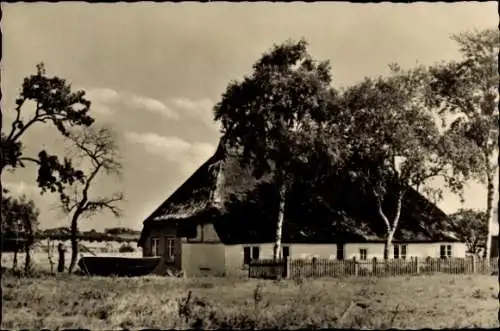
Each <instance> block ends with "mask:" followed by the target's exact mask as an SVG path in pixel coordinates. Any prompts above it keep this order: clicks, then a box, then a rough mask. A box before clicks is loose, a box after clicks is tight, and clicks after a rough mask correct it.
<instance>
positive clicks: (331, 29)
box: [1, 2, 498, 231]
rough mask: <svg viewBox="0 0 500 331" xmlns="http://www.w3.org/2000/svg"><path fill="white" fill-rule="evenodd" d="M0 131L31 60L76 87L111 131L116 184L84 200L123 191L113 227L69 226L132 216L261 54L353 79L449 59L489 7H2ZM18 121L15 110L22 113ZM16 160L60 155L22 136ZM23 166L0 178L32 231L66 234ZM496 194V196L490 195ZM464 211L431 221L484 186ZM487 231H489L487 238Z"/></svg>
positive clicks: (162, 195)
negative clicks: (294, 54)
mask: <svg viewBox="0 0 500 331" xmlns="http://www.w3.org/2000/svg"><path fill="white" fill-rule="evenodd" d="M2 9H3V16H2V31H3V45H2V46H3V47H2V48H3V58H2V62H3V65H2V67H1V74H2V80H1V87H2V95H3V98H2V109H3V111H4V113H5V115H4V123H5V122H6V117H7V120H8V118H9V116H10V117H12V114H13V105H14V100H15V98H16V96H17V94H18V92H19V87H20V86H21V83H22V80H23V78H24V77H26V76H28V75H30V74H33V73H35V65H36V64H37V63H39V62H41V61H43V62H44V63H45V67H46V69H47V74H48V75H49V76H53V75H57V76H60V77H63V78H65V79H67V80H68V81H69V82H70V83H71V84H72V86H73V87H74V88H75V89H84V90H85V91H86V92H87V95H88V98H89V99H90V100H91V101H92V110H91V115H92V116H93V117H95V118H96V123H97V124H98V125H105V126H109V127H112V129H113V130H114V131H115V133H116V139H117V142H118V144H119V146H120V149H121V159H122V162H123V175H122V177H121V178H116V179H115V178H100V179H99V182H98V183H97V185H96V186H95V187H93V192H92V194H94V195H104V194H109V193H112V192H114V191H123V193H124V194H125V196H126V200H125V201H124V202H123V203H122V204H121V207H122V209H123V211H124V214H123V216H122V217H120V218H118V219H116V218H114V217H113V216H112V215H109V214H106V213H104V214H100V215H96V216H95V217H93V218H91V219H88V220H85V221H84V222H82V223H81V224H80V228H81V229H82V230H88V229H91V228H95V229H97V230H102V229H104V228H107V227H115V226H123V227H130V228H134V229H137V230H140V229H141V227H142V222H143V220H144V219H145V218H146V217H147V216H148V215H149V214H150V213H152V212H153V211H154V210H155V209H156V208H157V207H158V206H159V205H160V204H161V203H162V202H163V201H164V200H165V199H166V198H168V197H169V196H170V194H172V193H173V191H174V190H175V189H176V188H178V187H179V186H180V185H181V184H182V183H183V182H184V181H185V180H186V179H187V178H188V177H189V176H190V175H191V174H192V172H193V171H195V170H196V169H197V167H199V166H200V165H201V164H202V163H203V162H204V161H205V160H206V159H207V158H208V157H210V156H211V155H212V154H213V152H214V151H215V147H216V145H217V142H218V139H219V137H220V132H219V125H218V124H217V123H214V122H213V120H212V119H213V114H212V106H213V105H214V104H215V103H216V102H218V101H219V100H220V98H221V95H222V93H223V92H224V91H225V88H226V87H227V85H228V83H229V82H230V81H231V80H235V79H236V80H238V79H241V78H242V77H243V76H244V75H245V74H247V73H249V72H250V70H251V66H252V64H253V63H254V62H255V61H256V60H257V59H258V58H259V56H260V55H261V54H262V53H263V52H265V51H267V50H269V49H270V47H271V46H272V45H273V44H277V43H281V42H284V41H286V40H287V39H292V40H298V39H300V38H305V39H306V40H307V41H308V42H309V45H310V46H309V50H310V52H311V54H312V55H313V56H314V57H315V58H317V59H319V60H330V62H331V65H332V74H333V77H334V82H333V84H334V86H335V87H343V86H347V85H349V84H353V83H356V82H358V81H360V80H362V79H363V78H364V77H365V76H375V75H384V74H387V73H388V64H390V63H392V62H397V63H399V64H400V65H401V66H402V67H403V68H410V67H412V66H414V65H416V64H432V63H435V62H437V61H441V60H454V59H458V58H459V53H458V50H457V47H456V44H455V42H454V41H452V40H451V39H450V36H451V35H452V34H455V33H459V32H462V31H466V30H471V29H476V28H477V29H482V28H489V27H496V26H498V12H497V4H496V2H486V3H480V2H462V3H460V2H458V3H436V4H432V3H412V4H391V3H383V4H354V3H348V2H345V3H340V2H332V3H326V2H325V3H321V2H314V3H206V4H203V3H146V2H143V3H114V4H88V3H83V2H82V3H78V2H74V3H50V4H49V3H40V2H39V3H14V4H5V3H2ZM28 111H29V109H28ZM23 142H24V144H25V146H26V154H27V155H30V154H31V155H36V153H37V152H38V151H39V150H40V148H45V149H47V150H48V151H49V152H53V153H59V152H61V151H62V147H63V146H62V145H63V143H62V141H61V138H60V136H58V135H57V133H55V130H54V128H53V127H50V126H46V125H45V126H44V125H38V126H34V127H33V128H32V129H30V131H29V133H28V134H27V135H26V136H24V138H23ZM35 174H36V169H35V168H34V167H32V166H29V167H27V168H25V169H21V170H18V171H16V172H15V173H7V174H5V175H4V176H3V178H2V182H3V183H4V184H5V185H6V186H7V187H9V188H10V189H11V190H12V191H13V193H15V194H22V193H24V194H27V195H28V196H29V197H31V198H33V199H34V200H35V202H36V203H37V205H38V207H39V208H40V211H41V215H40V225H41V227H42V228H47V227H54V226H67V225H68V218H67V216H64V215H62V214H61V213H60V212H59V211H58V209H57V196H54V195H50V194H46V195H44V196H40V194H39V190H38V189H37V188H36V186H35V183H36V181H35V180H36V177H35ZM497 196H498V195H497ZM465 198H466V202H465V204H463V205H462V204H460V202H459V199H458V198H457V197H456V196H453V195H451V194H446V195H445V198H444V200H443V201H441V202H439V203H438V206H439V207H441V209H443V211H445V212H448V213H449V212H453V211H456V210H457V209H458V208H477V209H484V208H485V207H486V189H485V187H484V186H482V185H480V184H477V183H471V184H470V185H469V186H468V187H467V189H466V192H465ZM496 231H498V230H496Z"/></svg>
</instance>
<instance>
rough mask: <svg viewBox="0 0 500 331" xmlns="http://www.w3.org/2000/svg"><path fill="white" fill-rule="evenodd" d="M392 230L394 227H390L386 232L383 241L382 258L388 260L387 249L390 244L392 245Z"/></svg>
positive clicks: (393, 230)
mask: <svg viewBox="0 0 500 331" xmlns="http://www.w3.org/2000/svg"><path fill="white" fill-rule="evenodd" d="M394 232H396V228H392V229H391V230H389V232H388V233H387V238H385V243H384V260H388V259H389V254H390V252H389V250H390V248H391V245H392V240H393V239H394Z"/></svg>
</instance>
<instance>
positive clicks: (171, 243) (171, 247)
mask: <svg viewBox="0 0 500 331" xmlns="http://www.w3.org/2000/svg"><path fill="white" fill-rule="evenodd" d="M175 245H176V240H175V238H172V237H166V238H165V253H166V254H165V255H166V256H165V257H166V258H167V260H168V261H175Z"/></svg>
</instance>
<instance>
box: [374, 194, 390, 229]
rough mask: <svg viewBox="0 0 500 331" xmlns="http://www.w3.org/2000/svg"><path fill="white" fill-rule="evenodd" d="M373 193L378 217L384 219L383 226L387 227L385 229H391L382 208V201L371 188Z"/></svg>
mask: <svg viewBox="0 0 500 331" xmlns="http://www.w3.org/2000/svg"><path fill="white" fill-rule="evenodd" d="M372 191H373V195H374V196H375V200H376V202H377V211H378V214H379V215H380V217H381V218H382V219H383V220H384V223H385V226H386V227H387V231H391V223H390V222H389V219H388V218H387V216H386V215H385V213H384V210H383V209H382V201H381V199H380V195H379V194H378V193H377V191H376V190H375V189H374V188H372Z"/></svg>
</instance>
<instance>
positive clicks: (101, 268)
mask: <svg viewBox="0 0 500 331" xmlns="http://www.w3.org/2000/svg"><path fill="white" fill-rule="evenodd" d="M159 262H160V257H144V258H129V257H108V256H85V257H82V258H81V259H80V260H79V261H78V267H79V268H80V269H81V270H82V271H83V272H84V273H86V274H88V275H94V276H127V277H133V276H144V275H148V274H150V273H151V272H152V271H153V270H154V269H155V268H156V266H157V265H158V263H159Z"/></svg>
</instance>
